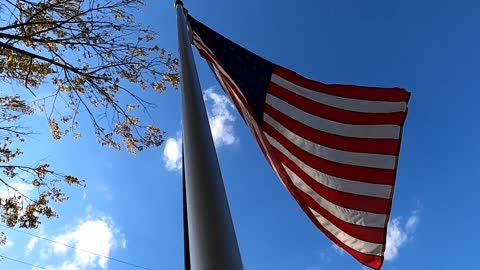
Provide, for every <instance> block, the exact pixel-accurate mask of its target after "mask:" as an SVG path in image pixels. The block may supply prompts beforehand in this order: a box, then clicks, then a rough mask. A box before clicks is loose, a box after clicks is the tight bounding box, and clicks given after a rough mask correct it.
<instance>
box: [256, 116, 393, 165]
mask: <svg viewBox="0 0 480 270" xmlns="http://www.w3.org/2000/svg"><path fill="white" fill-rule="evenodd" d="M263 120H264V121H265V122H267V123H268V124H270V125H271V126H272V127H273V128H274V129H276V130H277V131H278V132H279V133H280V134H282V135H283V136H284V137H285V138H286V139H288V140H289V141H290V142H292V143H294V144H295V145H296V146H298V147H299V148H301V149H303V150H304V151H306V152H308V153H310V154H312V155H315V156H317V157H320V158H323V159H326V160H330V161H333V162H337V163H342V164H347V165H354V166H363V167H371V168H380V169H389V170H393V169H395V160H396V157H395V156H391V155H382V154H370V153H360V152H348V151H343V150H338V149H333V148H330V147H326V146H323V145H320V144H316V143H314V142H311V141H309V140H307V139H305V138H303V137H301V136H299V135H297V134H295V133H293V132H292V131H290V130H289V129H287V128H285V127H284V126H283V125H282V124H280V123H279V122H278V121H277V120H275V119H273V118H272V117H271V116H270V115H268V114H264V119H263Z"/></svg>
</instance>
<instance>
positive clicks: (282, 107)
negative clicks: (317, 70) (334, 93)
mask: <svg viewBox="0 0 480 270" xmlns="http://www.w3.org/2000/svg"><path fill="white" fill-rule="evenodd" d="M266 102H267V104H269V105H270V106H272V107H274V108H275V109H277V110H279V111H280V112H282V113H283V114H285V115H287V116H289V117H291V118H293V119H295V120H296V121H297V122H300V123H302V124H304V125H307V126H310V127H312V128H314V129H317V130H319V131H323V132H327V133H330V134H334V135H339V136H344V137H353V138H369V139H398V138H399V137H400V127H399V126H397V125H350V124H344V123H339V122H335V121H332V120H328V119H325V118H321V117H318V116H315V115H312V114H310V113H307V112H305V111H303V110H301V109H299V108H297V107H295V106H293V105H291V104H289V103H287V102H285V101H283V100H281V99H279V98H277V97H275V96H273V95H271V94H267V98H266Z"/></svg>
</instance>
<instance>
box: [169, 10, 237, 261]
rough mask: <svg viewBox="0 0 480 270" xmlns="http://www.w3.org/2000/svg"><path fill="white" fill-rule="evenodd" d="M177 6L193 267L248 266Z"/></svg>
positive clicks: (188, 40) (185, 164)
mask: <svg viewBox="0 0 480 270" xmlns="http://www.w3.org/2000/svg"><path fill="white" fill-rule="evenodd" d="M175 8H176V10H177V28H178V45H179V53H180V76H181V80H180V82H181V87H182V113H183V116H182V117H183V147H184V163H183V166H185V168H184V169H185V181H186V193H187V216H188V231H189V245H190V262H191V267H192V270H243V265H242V260H241V257H240V250H239V248H238V243H237V238H236V236H235V229H234V226H233V222H232V217H231V215H230V210H229V207H228V201H227V196H226V194H225V188H224V186H223V179H222V174H221V172H220V167H219V165H218V159H217V153H216V152H215V146H214V144H213V139H212V134H211V131H210V126H209V124H208V117H207V113H206V110H205V104H204V102H203V97H202V91H201V88H200V83H199V80H198V75H197V69H196V67H195V62H194V58H193V53H192V49H191V40H190V35H189V34H188V31H187V23H186V18H185V11H184V7H183V3H182V1H180V0H177V1H176V2H175Z"/></svg>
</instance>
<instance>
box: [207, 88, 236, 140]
mask: <svg viewBox="0 0 480 270" xmlns="http://www.w3.org/2000/svg"><path fill="white" fill-rule="evenodd" d="M203 99H205V101H206V102H207V103H209V102H213V105H212V107H211V108H210V110H208V111H207V114H208V122H209V123H210V129H211V130H212V137H213V142H214V143H215V146H216V147H217V148H218V147H220V146H222V145H230V144H233V143H234V142H235V135H234V132H233V123H234V122H235V118H234V117H233V115H232V113H231V112H230V110H231V109H233V105H232V103H231V102H230V101H229V100H228V98H227V97H226V96H225V95H219V94H217V93H215V92H214V91H213V88H209V89H207V90H205V91H204V93H203Z"/></svg>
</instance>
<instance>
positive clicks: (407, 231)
mask: <svg viewBox="0 0 480 270" xmlns="http://www.w3.org/2000/svg"><path fill="white" fill-rule="evenodd" d="M401 221H402V220H401V218H394V219H392V220H391V221H390V223H389V224H388V230H387V246H386V249H385V254H384V255H385V260H386V261H391V260H394V259H395V258H397V257H398V256H399V252H400V248H402V247H403V246H405V245H406V244H407V242H408V240H410V239H411V238H412V236H413V233H414V232H415V228H416V226H417V225H418V222H419V216H418V211H413V212H412V214H411V215H410V216H409V217H408V219H407V222H405V224H402V222H401Z"/></svg>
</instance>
